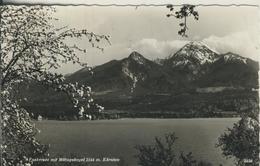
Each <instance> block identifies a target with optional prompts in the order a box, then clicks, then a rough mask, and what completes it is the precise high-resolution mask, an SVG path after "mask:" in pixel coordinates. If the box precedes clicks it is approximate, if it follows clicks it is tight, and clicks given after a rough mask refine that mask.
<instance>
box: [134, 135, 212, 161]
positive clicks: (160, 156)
mask: <svg viewBox="0 0 260 166" xmlns="http://www.w3.org/2000/svg"><path fill="white" fill-rule="evenodd" d="M176 140H177V137H176V136H175V133H168V134H165V136H164V140H162V139H161V138H158V137H155V144H154V145H137V146H136V147H135V148H136V149H137V150H138V152H139V153H138V155H137V156H136V157H137V159H138V164H139V165H141V166H158V165H160V166H211V164H210V163H207V162H204V161H200V162H199V163H197V161H196V160H195V159H194V157H193V156H192V153H191V152H189V153H187V154H184V153H183V152H181V153H180V156H179V160H178V159H177V158H176V157H177V155H176V154H175V153H176V150H175V147H174V145H175V142H176Z"/></svg>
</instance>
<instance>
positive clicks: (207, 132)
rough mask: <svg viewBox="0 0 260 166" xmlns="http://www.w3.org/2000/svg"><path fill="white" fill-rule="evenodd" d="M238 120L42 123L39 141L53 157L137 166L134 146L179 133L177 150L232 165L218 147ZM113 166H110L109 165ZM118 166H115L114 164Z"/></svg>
mask: <svg viewBox="0 0 260 166" xmlns="http://www.w3.org/2000/svg"><path fill="white" fill-rule="evenodd" d="M238 120H239V119H238V118H201V119H118V120H99V121H49V120H47V121H40V122H36V127H37V128H38V129H40V130H41V132H40V133H39V134H38V136H37V137H38V139H39V140H40V141H41V142H42V143H44V144H50V145H51V146H50V150H49V151H50V154H51V155H55V154H64V155H65V154H69V153H71V154H80V155H81V156H85V157H110V158H122V159H123V160H124V161H125V162H126V163H127V164H128V165H129V166H135V165H137V162H136V159H135V157H134V155H136V154H137V151H136V150H135V148H134V146H135V145H138V144H152V143H153V141H154V137H155V136H159V137H162V136H163V135H164V134H165V133H169V132H175V134H176V136H177V137H178V139H177V142H176V151H183V152H190V151H191V152H192V153H193V155H194V157H196V158H197V159H202V160H206V161H210V162H211V163H213V164H214V165H219V164H220V163H221V164H223V165H227V166H232V165H234V164H233V160H232V159H228V160H227V159H225V158H224V157H223V156H222V155H221V150H220V149H219V148H216V147H215V144H216V142H217V138H218V137H219V136H220V134H222V133H223V132H224V131H225V130H226V128H227V127H232V125H233V123H235V122H237V121H238ZM106 165H110V164H106ZM111 165H115V164H111Z"/></svg>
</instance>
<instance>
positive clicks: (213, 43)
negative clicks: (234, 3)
mask: <svg viewBox="0 0 260 166" xmlns="http://www.w3.org/2000/svg"><path fill="white" fill-rule="evenodd" d="M259 36H260V34H259V35H257V34H256V33H254V34H253V33H252V31H243V32H236V33H232V34H230V35H227V36H223V37H218V36H214V35H212V36H209V37H207V38H205V39H203V40H202V42H204V43H205V44H207V45H208V46H209V47H211V48H213V49H215V50H217V51H218V52H219V53H226V52H233V53H237V54H239V55H241V56H244V57H247V58H250V59H253V60H259V55H260V50H259V49H260V48H259Z"/></svg>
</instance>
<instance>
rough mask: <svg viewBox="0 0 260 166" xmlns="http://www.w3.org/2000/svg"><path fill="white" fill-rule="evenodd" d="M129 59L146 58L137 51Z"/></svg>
mask: <svg viewBox="0 0 260 166" xmlns="http://www.w3.org/2000/svg"><path fill="white" fill-rule="evenodd" d="M129 58H133V59H134V58H144V57H143V55H141V54H140V53H138V52H137V51H133V52H132V53H131V54H130V55H129Z"/></svg>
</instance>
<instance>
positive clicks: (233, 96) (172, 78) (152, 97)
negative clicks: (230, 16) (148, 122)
mask: <svg viewBox="0 0 260 166" xmlns="http://www.w3.org/2000/svg"><path fill="white" fill-rule="evenodd" d="M258 71H259V66H258V63H257V62H255V61H253V60H250V59H248V58H245V57H242V56H239V55H237V54H234V53H231V52H228V53H226V54H219V53H217V52H216V51H214V50H212V49H211V48H209V47H208V46H206V45H205V44H203V43H201V42H190V43H188V44H186V45H185V46H183V47H182V48H181V49H180V50H179V51H177V52H176V53H172V54H170V56H168V57H167V58H166V59H158V60H156V61H151V60H149V59H147V58H145V57H144V56H143V55H141V54H140V53H138V52H136V51H134V52H132V53H131V54H130V55H129V56H127V57H126V58H123V59H121V60H111V61H109V62H107V63H105V64H102V65H99V66H96V67H94V68H93V69H92V71H90V70H89V69H88V68H83V69H81V70H79V71H77V72H75V73H71V74H69V75H67V76H66V81H67V82H78V83H80V84H87V85H90V86H91V87H92V89H93V96H94V99H95V100H96V102H97V103H99V104H100V105H102V106H104V107H105V109H106V110H120V111H123V112H124V111H125V112H126V113H124V115H125V114H126V116H127V117H129V116H131V117H132V116H133V117H139V116H140V117H147V116H149V117H150V116H151V114H153V115H152V116H155V112H157V113H158V111H159V112H160V113H159V114H160V116H165V114H166V113H167V114H168V113H170V114H171V116H173V113H174V117H175V116H181V117H183V116H185V117H186V116H187V115H189V116H192V117H194V116H202V115H203V116H204V115H207V116H208V115H209V114H208V110H211V109H212V108H214V109H213V112H215V113H216V112H217V115H218V116H219V115H223V112H224V113H225V112H232V111H233V112H234V111H236V110H238V108H237V107H238V106H239V107H241V106H243V107H251V105H252V103H258V94H257V92H255V91H252V89H258V87H259V85H258ZM21 89H22V90H23V89H25V88H21ZM26 89H27V90H28V91H30V93H29V94H30V98H31V99H37V100H35V101H34V102H33V103H29V104H28V103H27V105H26V104H25V105H26V106H27V108H33V109H32V112H35V110H37V111H39V110H40V113H39V112H38V114H42V115H44V116H50V117H57V116H59V115H60V114H62V115H66V116H70V115H73V114H75V112H76V111H74V112H73V111H71V110H72V109H71V106H69V104H68V103H69V102H68V100H67V99H65V95H54V92H53V91H51V90H47V91H46V90H44V89H43V88H42V87H37V86H35V85H33V86H31V87H30V86H29V88H28V85H27V88H26ZM37 89H39V90H37ZM25 94H26V93H25ZM34 94H35V95H34ZM34 96H35V97H34ZM39 102H40V104H39ZM36 108H37V109H36ZM46 110H48V111H47V112H48V113H46ZM203 110H204V111H203ZM157 113H156V117H157V116H159V115H157ZM175 113H177V114H178V115H176V114H175ZM211 113H212V110H211ZM180 114H181V115H180ZM209 116H213V115H212V114H210V115H209ZM214 116H215V114H214Z"/></svg>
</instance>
